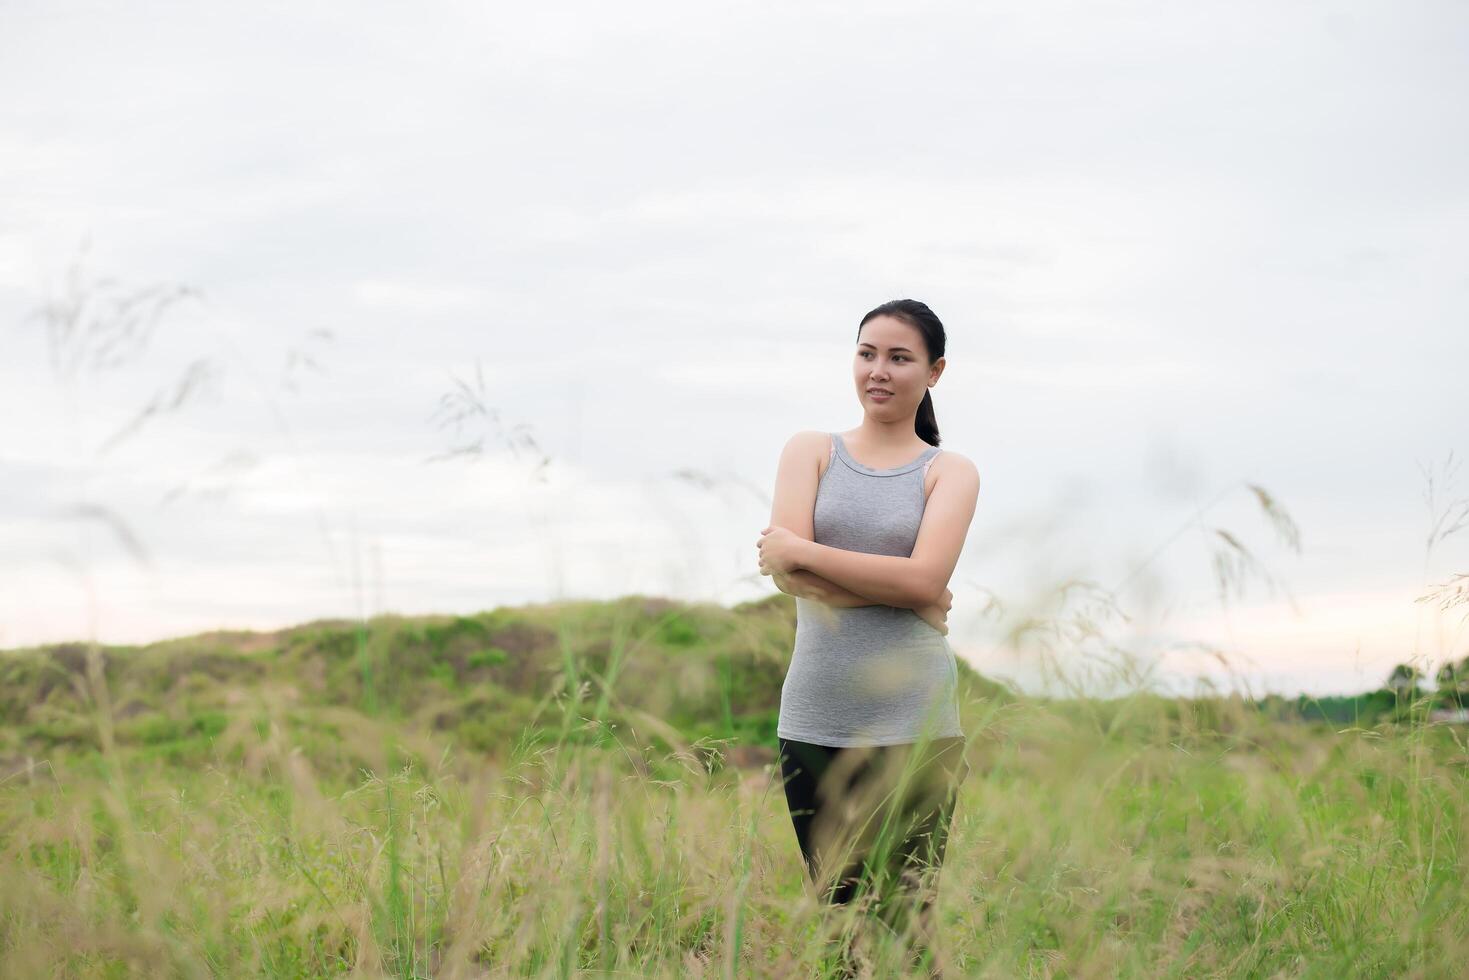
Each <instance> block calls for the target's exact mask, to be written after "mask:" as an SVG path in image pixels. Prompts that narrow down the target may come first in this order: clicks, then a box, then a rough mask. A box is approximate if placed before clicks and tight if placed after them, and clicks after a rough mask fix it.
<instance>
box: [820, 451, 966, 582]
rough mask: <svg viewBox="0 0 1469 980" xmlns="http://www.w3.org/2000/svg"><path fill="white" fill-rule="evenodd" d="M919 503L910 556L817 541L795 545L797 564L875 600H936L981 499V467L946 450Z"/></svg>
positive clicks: (952, 567) (950, 574)
mask: <svg viewBox="0 0 1469 980" xmlns="http://www.w3.org/2000/svg"><path fill="white" fill-rule="evenodd" d="M944 456H946V457H948V458H947V459H945V460H944V468H943V470H942V471H941V472H940V473H939V474H938V475H937V478H936V479H935V480H934V487H933V491H932V492H931V493H930V494H929V497H928V501H927V502H926V503H925V504H924V507H923V521H922V523H921V524H920V525H919V527H918V538H917V540H916V541H915V542H914V544H913V554H912V556H911V557H908V558H902V557H897V556H892V555H871V554H867V553H866V552H861V551H844V550H842V549H841V548H833V547H831V546H830V545H824V544H817V543H816V542H815V541H804V540H802V541H799V542H797V543H795V544H794V547H795V551H794V554H795V563H796V566H797V567H799V568H804V569H807V570H809V571H811V572H814V573H815V574H817V575H820V576H821V577H822V578H824V579H827V580H828V581H830V582H832V583H834V584H836V585H839V586H841V587H843V588H845V589H849V590H851V591H852V592H855V593H857V594H858V595H860V596H866V597H867V598H869V599H871V600H872V601H874V602H880V603H884V604H886V605H891V606H906V607H908V608H910V609H911V608H917V607H920V606H926V605H930V604H932V603H936V602H938V601H939V599H940V598H941V597H942V596H943V594H944V590H945V589H947V588H948V587H949V579H950V578H951V577H952V576H953V574H954V567H955V566H956V565H958V564H959V554H960V552H962V551H963V550H964V539H965V538H966V537H967V536H968V534H969V525H970V523H971V522H972V521H973V520H974V511H975V508H976V506H977V504H978V501H979V470H978V469H976V468H975V465H974V463H973V462H972V461H971V460H969V459H968V458H967V457H964V456H961V455H959V454H958V453H945V454H944Z"/></svg>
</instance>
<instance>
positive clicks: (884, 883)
mask: <svg viewBox="0 0 1469 980" xmlns="http://www.w3.org/2000/svg"><path fill="white" fill-rule="evenodd" d="M778 742H779V746H780V766H781V774H782V776H783V777H784V780H785V794H786V804H787V805H788V807H789V808H790V812H791V823H792V824H793V825H794V826H795V830H796V840H797V841H798V842H799V843H800V845H801V856H802V857H803V858H804V859H805V861H806V870H807V873H808V874H809V875H810V877H811V881H812V882H813V884H815V885H816V887H817V889H818V892H819V893H820V894H821V896H822V898H823V899H824V900H825V901H827V902H829V903H831V904H843V905H844V904H846V903H847V902H850V901H851V900H852V899H853V898H855V897H857V896H858V895H859V894H860V893H862V892H868V893H870V894H872V896H873V898H874V900H875V904H876V906H877V908H878V910H879V912H880V913H882V915H883V917H884V918H885V919H886V920H887V921H889V923H891V924H896V923H897V922H898V920H899V919H901V918H903V917H905V915H906V913H908V912H912V911H919V912H927V910H928V908H929V907H930V906H931V905H932V904H933V891H934V887H935V885H936V880H937V875H938V869H939V867H941V866H942V864H943V861H944V850H945V845H946V843H947V841H948V835H949V824H950V822H951V819H952V816H953V812H954V803H955V801H956V799H957V797H958V793H959V787H960V785H961V784H962V783H963V781H964V779H965V777H966V776H968V774H969V765H968V763H967V762H966V761H965V759H964V739H963V738H937V739H932V740H931V741H930V742H929V743H928V744H927V745H926V746H924V747H923V748H924V751H923V753H922V756H921V759H920V757H919V755H918V754H917V753H916V752H915V751H914V750H915V748H916V747H917V746H916V745H915V744H913V743H909V744H903V745H882V746H861V747H858V746H851V747H847V746H828V745H816V744H814V743H812V742H797V741H795V740H793V739H788V738H778ZM838 864H840V865H841V870H840V872H839V873H838V871H837V866H838ZM915 898H916V899H917V904H916V907H915V903H914V899H915Z"/></svg>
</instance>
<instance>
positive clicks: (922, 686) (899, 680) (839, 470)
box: [776, 432, 964, 746]
mask: <svg viewBox="0 0 1469 980" xmlns="http://www.w3.org/2000/svg"><path fill="white" fill-rule="evenodd" d="M830 435H831V461H830V462H829V463H828V464H827V467H826V472H825V473H823V474H822V477H821V482H820V483H819V484H818V485H817V488H816V509H815V512H814V514H813V518H814V524H813V531H814V539H815V541H816V543H817V544H824V545H830V546H831V547H833V548H841V549H842V550H843V551H861V552H866V553H868V554H874V555H896V556H900V557H904V558H906V557H908V556H910V555H912V554H913V545H914V543H915V542H916V541H917V540H918V527H919V524H920V523H921V522H922V520H923V508H924V504H925V502H926V501H925V497H924V492H923V482H924V478H925V476H926V475H927V473H928V465H929V463H931V462H932V461H933V458H934V457H935V456H937V455H938V454H939V448H938V447H937V446H930V447H929V448H927V449H925V450H924V451H923V453H922V455H920V456H919V457H918V458H917V459H915V460H913V461H912V462H910V463H905V464H904V465H902V466H893V467H889V468H887V469H877V468H874V467H871V466H865V465H863V464H862V463H859V462H857V461H856V460H855V459H853V458H852V457H851V456H850V455H848V454H847V448H846V446H845V445H844V444H843V443H842V437H841V435H840V434H838V433H835V432H833V433H830ZM957 688H958V668H957V667H956V665H955V662H954V651H953V650H952V649H951V648H950V647H949V643H948V638H947V637H946V636H944V634H942V633H940V632H939V631H938V630H936V629H934V628H933V627H932V626H930V625H929V624H928V623H926V622H924V621H923V619H922V618H920V617H919V615H918V614H917V613H916V612H914V611H913V610H912V609H903V608H900V607H897V606H884V605H875V606H856V607H852V608H842V607H837V606H828V605H826V604H825V603H823V602H818V601H816V600H814V599H803V598H801V597H799V596H797V597H796V645H795V650H794V651H793V653H792V654H791V665H790V667H789V669H787V671H786V676H785V682H784V683H783V684H782V685H781V689H780V718H779V721H778V722H777V724H776V734H777V735H779V736H780V737H781V738H789V739H795V740H796V741H799V742H814V743H816V744H818V745H829V746H847V745H897V744H901V743H905V742H916V741H918V740H919V739H920V737H921V736H922V735H923V734H924V732H925V731H926V732H927V734H928V736H929V737H930V738H948V737H962V736H963V734H964V733H963V731H962V729H961V728H960V727H959V703H958V691H957Z"/></svg>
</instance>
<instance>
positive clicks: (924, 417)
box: [857, 299, 944, 446]
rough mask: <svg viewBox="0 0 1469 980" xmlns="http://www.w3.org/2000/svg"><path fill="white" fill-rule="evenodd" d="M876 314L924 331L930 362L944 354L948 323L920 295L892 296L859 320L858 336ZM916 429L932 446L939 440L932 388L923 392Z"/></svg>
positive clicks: (915, 420)
mask: <svg viewBox="0 0 1469 980" xmlns="http://www.w3.org/2000/svg"><path fill="white" fill-rule="evenodd" d="M875 316H890V317H893V318H894V319H898V320H902V321H903V322H904V323H906V324H908V325H909V326H912V327H916V328H917V329H918V332H919V333H921V334H923V345H924V346H925V347H927V348H928V363H929V364H930V365H932V364H933V363H934V362H935V361H937V360H938V359H939V358H941V357H943V356H944V325H943V323H942V322H940V321H939V318H938V317H937V316H935V315H934V312H933V310H930V309H929V308H928V306H927V304H924V303H920V302H918V300H916V299H894V300H889V301H888V302H886V303H884V304H882V305H881V306H879V307H878V308H877V309H875V310H873V311H872V312H871V313H869V314H867V315H866V316H864V317H863V318H862V322H861V323H859V324H857V336H859V337H860V336H862V328H863V327H865V326H866V325H867V321H868V320H871V319H872V318H873V317H875ZM913 431H915V432H917V433H918V438H920V439H922V440H923V441H924V442H926V443H928V444H929V445H930V446H937V445H938V444H939V423H938V419H936V418H934V415H933V394H932V392H927V391H925V392H924V393H923V402H922V403H921V404H920V405H919V406H918V414H917V415H915V416H913Z"/></svg>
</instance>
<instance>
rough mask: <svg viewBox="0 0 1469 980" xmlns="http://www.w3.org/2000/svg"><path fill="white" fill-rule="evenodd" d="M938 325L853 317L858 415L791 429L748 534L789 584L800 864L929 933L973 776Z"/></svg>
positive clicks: (968, 489)
mask: <svg viewBox="0 0 1469 980" xmlns="http://www.w3.org/2000/svg"><path fill="white" fill-rule="evenodd" d="M944 340H945V335H944V327H943V324H942V323H941V322H940V321H939V318H938V317H937V316H935V315H934V313H933V311H932V310H930V309H929V308H928V307H927V306H926V305H924V304H923V303H920V302H918V301H916V300H911V299H901V300H893V301H892V302H889V303H884V304H883V305H882V306H879V307H878V308H877V309H875V310H873V311H872V312H870V313H868V314H867V315H866V316H865V317H863V318H862V321H861V323H860V324H858V328H857V350H856V353H855V355H854V357H855V359H854V361H853V369H852V381H853V384H854V386H855V388H856V393H857V398H858V401H859V402H860V404H861V405H862V408H863V418H862V422H861V424H860V425H859V426H858V427H857V428H856V429H853V430H851V431H849V432H845V433H823V432H800V433H797V434H796V435H795V436H793V437H791V439H790V440H789V441H788V442H787V443H786V446H785V448H784V450H783V451H782V453H781V457H780V465H779V469H778V472H777V474H776V481H775V500H774V506H773V511H772V514H771V521H770V527H767V528H765V529H764V530H763V531H761V537H760V540H759V542H758V543H757V545H756V546H757V547H758V548H759V551H760V571H761V573H762V574H766V575H770V576H772V577H773V579H774V581H775V583H776V585H777V586H778V587H779V588H780V589H781V591H783V592H786V593H789V594H790V595H793V596H795V598H796V642H795V650H794V652H793V654H792V656H791V665H790V668H789V670H788V671H787V673H786V678H785V683H784V685H783V686H782V688H781V702H780V718H779V723H778V725H777V728H776V732H777V736H778V740H779V748H780V759H781V771H782V775H783V777H784V779H785V792H786V802H787V804H788V806H789V809H790V813H791V822H792V824H793V825H794V827H795V831H796V838H797V841H798V843H799V844H800V847H801V853H802V856H803V858H804V859H805V862H806V867H807V871H808V873H809V874H810V876H811V880H812V881H813V883H815V884H816V885H817V887H818V889H819V891H820V893H821V895H822V897H823V898H824V899H825V900H826V901H828V902H831V903H833V904H837V905H844V904H846V903H848V902H850V901H851V900H852V899H854V898H856V897H858V896H859V895H865V896H867V897H868V898H869V899H870V900H871V901H872V903H873V904H874V905H875V906H876V908H877V909H878V910H879V911H880V912H881V913H882V914H881V918H882V920H883V921H885V922H886V923H888V924H889V925H891V926H893V927H894V928H895V930H896V931H899V932H900V934H901V931H902V927H903V926H904V925H905V924H906V921H907V913H908V912H910V911H914V906H915V905H916V911H917V912H918V913H919V915H918V920H919V921H918V932H919V934H920V936H926V937H928V938H930V939H931V936H932V923H931V922H930V921H929V920H930V910H931V907H932V902H933V891H934V886H935V876H936V875H937V872H938V868H939V866H940V865H941V864H942V862H943V856H944V846H945V841H946V839H947V834H948V829H949V823H950V819H951V815H952V812H953V807H954V800H955V797H956V795H957V791H958V787H959V784H960V783H962V781H963V779H964V776H965V775H967V773H968V767H967V764H966V763H965V762H964V743H965V740H964V733H963V731H962V729H961V728H960V724H959V712H958V698H957V691H956V684H957V679H958V671H957V668H956V666H955V662H954V653H953V651H952V650H951V649H950V648H949V645H948V641H947V639H946V638H945V637H946V635H947V633H948V625H947V616H948V610H949V604H950V600H951V598H952V595H951V593H950V592H949V590H948V582H949V578H950V576H951V575H952V574H953V571H954V566H955V565H956V564H957V563H958V560H959V553H960V551H961V550H962V548H963V546H964V538H965V536H966V534H967V533H968V530H969V524H970V521H971V520H972V519H973V517H974V510H975V504H976V501H977V499H978V496H979V473H978V471H977V470H976V469H975V466H974V464H973V463H972V462H970V461H969V460H968V459H967V458H965V457H964V456H961V455H959V454H958V453H954V452H949V451H947V450H945V451H943V452H940V451H939V449H938V445H939V433H938V424H937V421H936V419H935V417H934V411H933V398H932V396H931V395H930V393H929V389H930V388H932V387H933V386H934V385H935V384H937V383H938V380H939V377H940V376H941V375H942V374H943V371H944V366H945V361H944ZM921 945H922V943H921V942H920V946H921Z"/></svg>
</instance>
